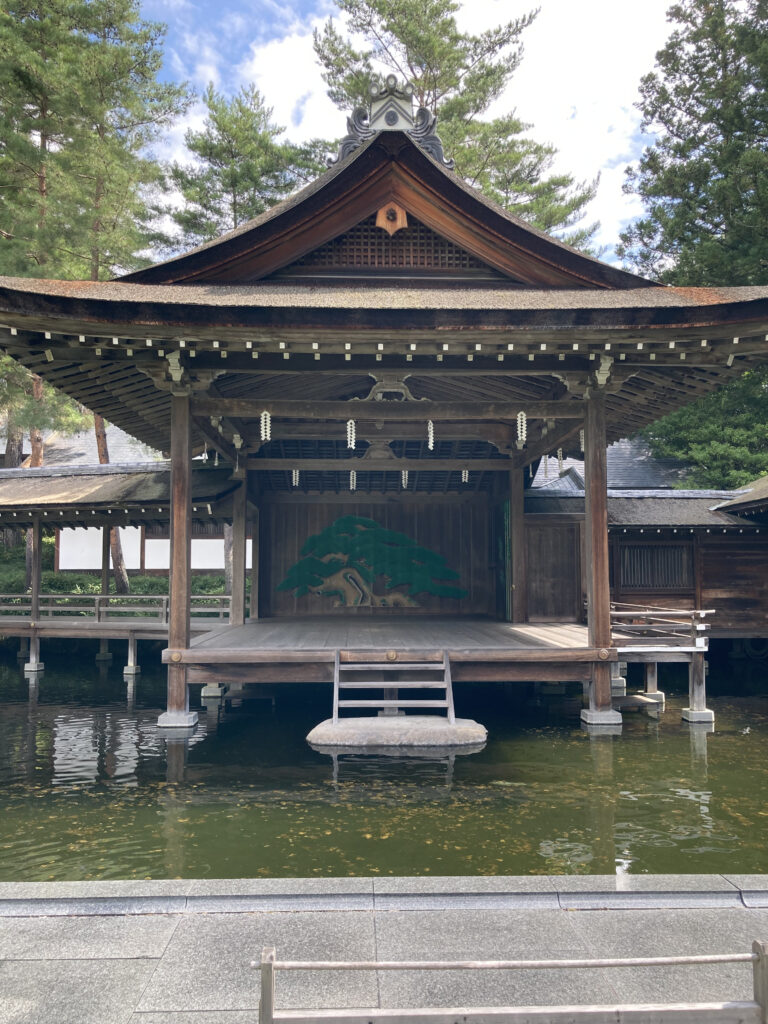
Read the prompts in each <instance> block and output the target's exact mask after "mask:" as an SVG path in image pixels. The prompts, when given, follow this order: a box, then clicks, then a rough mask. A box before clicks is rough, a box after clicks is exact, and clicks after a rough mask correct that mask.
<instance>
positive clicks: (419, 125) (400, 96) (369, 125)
mask: <svg viewBox="0 0 768 1024" xmlns="http://www.w3.org/2000/svg"><path fill="white" fill-rule="evenodd" d="M370 94H371V107H370V111H369V110H367V109H366V108H365V107H357V108H356V109H355V110H354V111H353V112H352V115H351V117H348V118H347V134H346V135H345V136H344V138H343V139H342V140H341V143H340V144H339V152H338V153H337V154H336V156H335V157H331V158H330V159H329V161H328V164H329V166H330V165H332V164H336V163H339V162H340V161H342V160H346V158H347V157H348V156H349V155H350V153H354V151H355V150H356V149H359V148H360V146H362V145H363V143H365V142H367V141H368V140H369V139H372V138H373V137H374V135H378V133H379V132H405V134H406V135H408V136H410V138H412V139H413V141H414V142H415V143H416V145H417V146H419V147H420V148H421V149H423V150H424V151H425V153H428V154H429V155H430V156H431V157H432V158H433V159H434V160H437V162H438V163H440V164H442V165H443V167H447V168H448V169H449V170H453V166H454V161H453V160H447V159H446V157H445V155H444V153H443V144H442V142H441V141H440V136H439V135H438V134H437V132H436V131H435V129H436V126H437V114H433V113H432V111H431V110H428V109H427V107H419V109H418V110H417V111H416V113H415V114H414V113H413V85H412V84H411V83H410V82H406V83H405V85H403V86H400V85H399V84H398V81H397V76H396V75H387V77H386V78H385V79H384V81H383V82H382V81H380V80H379V79H377V78H374V79H373V81H372V82H371V90H370Z"/></svg>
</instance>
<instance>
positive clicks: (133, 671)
mask: <svg viewBox="0 0 768 1024" xmlns="http://www.w3.org/2000/svg"><path fill="white" fill-rule="evenodd" d="M140 675H141V665H126V666H125V668H124V669H123V676H124V677H125V678H128V677H130V678H131V679H132V678H133V677H134V676H140Z"/></svg>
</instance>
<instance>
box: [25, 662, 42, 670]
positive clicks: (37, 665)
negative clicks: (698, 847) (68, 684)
mask: <svg viewBox="0 0 768 1024" xmlns="http://www.w3.org/2000/svg"><path fill="white" fill-rule="evenodd" d="M44 669H45V665H44V663H43V662H42V661H28V662H27V663H26V665H25V666H24V671H25V672H43V671H44Z"/></svg>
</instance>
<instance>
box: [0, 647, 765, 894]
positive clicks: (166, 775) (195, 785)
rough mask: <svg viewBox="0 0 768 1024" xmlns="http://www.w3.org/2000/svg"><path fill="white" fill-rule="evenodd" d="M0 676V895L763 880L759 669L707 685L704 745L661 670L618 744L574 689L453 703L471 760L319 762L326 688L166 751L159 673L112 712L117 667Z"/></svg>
mask: <svg viewBox="0 0 768 1024" xmlns="http://www.w3.org/2000/svg"><path fill="white" fill-rule="evenodd" d="M2 657H3V660H2V662H0V879H2V880H9V881H14V880H19V881H20V880H48V879H53V880H64V879H103V878H137V879H141V878H176V877H183V878H186V877H195V878H213V877H217V878H237V877H260V876H261V877H278V876H324V875H327V876H331V875H336V876H338V875H372V874H374V875H376V874H378V875H385V874H395V875H425V874H432V875H452V874H470V875H471V874H512V875H525V874H546V873H552V874H572V873H578V874H590V873H591V874H606V873H608V874H613V873H615V872H619V873H621V872H627V873H644V872H721V871H729V872H737V873H751V872H764V871H766V870H768V853H767V852H766V851H768V801H767V800H766V797H765V794H766V792H768V758H767V757H766V750H767V749H768V745H767V744H768V682H767V681H766V680H765V668H764V667H763V666H762V665H757V666H756V665H754V664H746V663H743V662H734V663H727V662H725V663H724V665H723V667H722V668H721V670H720V674H719V675H716V674H715V672H714V671H713V678H712V680H711V684H710V689H711V691H712V693H713V695H712V696H711V697H710V700H709V702H708V703H709V705H710V706H711V707H712V708H713V709H714V711H715V714H716V727H715V731H714V732H707V729H706V727H702V726H688V725H686V724H684V723H683V722H682V721H681V719H680V709H681V708H682V707H683V706H684V705H685V704H686V703H687V699H686V695H685V691H684V685H685V680H684V676H683V675H682V673H681V672H680V671H679V669H678V670H677V671H675V667H669V670H668V672H667V673H666V675H665V673H664V672H663V671H662V673H661V679H660V682H661V685H662V689H666V690H667V692H668V694H669V699H668V703H667V710H666V711H665V713H664V714H662V715H660V716H658V717H656V718H652V717H649V716H648V715H647V714H644V713H640V712H629V713H625V716H624V727H623V732H622V734H621V735H620V736H590V735H589V734H588V733H587V732H586V731H585V730H584V729H582V727H581V725H580V722H579V707H580V704H581V697H580V689H578V688H570V687H569V688H567V690H566V692H565V693H557V692H543V693H540V694H539V695H538V696H536V697H535V699H531V697H532V696H533V695H532V694H531V693H529V692H528V691H527V690H526V688H525V687H521V686H515V685H510V686H507V687H506V688H504V687H501V686H498V685H494V686H489V685H476V686H471V685H470V684H463V685H459V686H457V688H456V689H457V694H456V699H457V711H458V713H459V714H464V715H471V716H473V717H475V718H477V719H478V720H479V721H482V722H483V723H484V724H486V725H487V726H488V729H489V737H488V742H487V744H486V746H485V748H484V749H483V750H482V751H480V752H479V753H474V754H466V755H456V756H435V757H429V758H427V757H413V756H401V757H384V756H373V755H368V756H363V755H349V754H347V755H341V756H339V757H336V758H333V757H330V756H328V755H325V754H321V753H317V752H315V751H313V750H311V749H310V748H309V747H308V746H307V745H306V743H305V742H304V736H305V735H306V733H307V732H308V731H309V729H310V728H311V727H312V726H313V725H315V724H316V723H317V722H318V721H320V720H321V719H323V718H325V717H327V716H328V714H329V710H330V709H329V703H330V694H329V693H328V692H326V691H325V689H324V688H323V687H313V686H306V685H305V686H285V687H284V688H281V689H280V691H279V693H278V697H277V700H276V704H275V706H274V708H273V706H272V703H271V701H269V700H256V701H244V702H243V703H242V704H241V705H240V706H236V707H232V708H231V709H230V710H229V711H228V713H226V714H224V715H223V716H221V719H220V720H219V717H218V716H214V715H205V714H202V715H201V724H200V727H199V728H198V730H197V732H196V733H195V735H194V736H193V737H192V738H191V740H189V741H187V742H184V741H178V740H171V741H168V740H167V739H166V737H165V736H164V735H163V733H162V731H161V730H158V728H157V725H156V721H157V715H158V711H159V710H160V709H161V707H162V704H163V700H164V687H165V681H164V675H163V672H162V670H161V669H160V667H159V666H157V667H156V668H154V669H152V670H148V667H145V670H144V673H143V675H142V676H140V677H139V680H138V682H137V685H136V693H135V697H131V695H129V694H127V692H126V684H125V683H124V682H123V679H122V674H121V670H120V662H119V661H118V659H117V658H116V660H115V667H114V668H110V669H109V670H103V669H102V670H101V672H100V671H99V669H97V668H96V667H95V666H94V663H93V651H91V650H90V648H88V646H87V645H85V644H81V645H80V649H79V651H78V653H77V654H76V655H73V654H72V653H71V651H70V652H69V653H68V652H67V651H66V650H64V649H63V647H62V650H61V651H60V652H59V653H58V656H57V655H56V654H55V653H54V652H53V651H48V650H46V656H45V661H46V672H45V673H44V675H43V676H42V677H41V679H40V681H39V684H38V686H37V688H36V689H33V690H32V691H30V690H29V688H28V684H27V682H26V680H25V679H24V677H23V675H22V673H21V671H20V669H19V667H18V665H17V662H16V659H15V657H14V656H13V655H12V654H11V653H9V652H6V653H5V654H4V655H3V656H2ZM143 660H144V662H145V666H149V663H150V662H151V660H152V659H151V658H150V657H149V656H147V657H145V658H144V659H143ZM761 687H762V689H763V690H764V691H766V694H767V696H761V695H760V693H759V690H760V688H761ZM551 689H552V688H550V690H551ZM555 689H557V688H555ZM755 690H757V691H758V692H757V693H755V692H754V691H755ZM673 691H676V692H673ZM750 691H752V692H750Z"/></svg>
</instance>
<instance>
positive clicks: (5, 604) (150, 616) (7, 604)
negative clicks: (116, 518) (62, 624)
mask: <svg viewBox="0 0 768 1024" xmlns="http://www.w3.org/2000/svg"><path fill="white" fill-rule="evenodd" d="M231 601H232V599H231V597H230V596H229V595H228V594H193V595H192V597H191V599H190V616H191V617H192V618H193V619H198V618H199V619H216V620H218V621H221V622H226V621H227V619H228V618H229V608H230V604H231ZM169 607H170V598H169V597H168V595H167V594H123V595H115V594H40V597H39V605H38V618H39V619H55V618H62V617H69V618H72V617H85V618H90V619H93V621H94V622H110V621H115V620H119V619H147V620H150V621H153V622H160V623H164V624H165V623H167V622H168V613H169ZM3 615H5V616H11V615H12V616H17V617H18V616H29V617H31V615H32V597H31V595H30V594H0V616H3Z"/></svg>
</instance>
